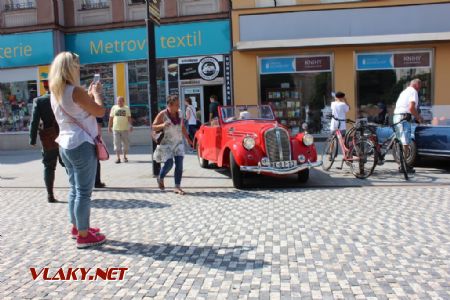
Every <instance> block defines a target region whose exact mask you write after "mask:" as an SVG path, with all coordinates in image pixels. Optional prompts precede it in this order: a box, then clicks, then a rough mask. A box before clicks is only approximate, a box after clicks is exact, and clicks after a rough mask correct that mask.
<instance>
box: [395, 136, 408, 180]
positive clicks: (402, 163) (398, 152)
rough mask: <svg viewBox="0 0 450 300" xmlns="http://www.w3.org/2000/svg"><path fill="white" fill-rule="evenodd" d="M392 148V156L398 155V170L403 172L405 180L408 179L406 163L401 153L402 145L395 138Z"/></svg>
mask: <svg viewBox="0 0 450 300" xmlns="http://www.w3.org/2000/svg"><path fill="white" fill-rule="evenodd" d="M392 150H393V151H394V153H395V154H394V156H397V157H398V161H399V164H400V171H401V172H402V173H403V176H404V177H405V180H408V179H409V176H408V169H407V168H408V167H407V164H406V158H405V156H404V155H403V145H402V143H401V142H400V141H399V140H397V139H396V140H395V142H394V146H393V147H392Z"/></svg>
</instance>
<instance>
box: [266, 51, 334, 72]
mask: <svg viewBox="0 0 450 300" xmlns="http://www.w3.org/2000/svg"><path fill="white" fill-rule="evenodd" d="M330 71H331V56H330V55H320V56H295V57H271V58H262V59H261V62H260V74H263V75H264V74H284V73H308V72H330Z"/></svg>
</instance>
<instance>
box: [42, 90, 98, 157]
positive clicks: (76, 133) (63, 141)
mask: <svg viewBox="0 0 450 300" xmlns="http://www.w3.org/2000/svg"><path fill="white" fill-rule="evenodd" d="M74 88H75V87H74V86H73V85H67V86H66V90H65V91H64V95H63V97H62V99H61V101H60V102H58V101H57V100H56V98H55V96H53V94H51V96H50V100H51V103H52V110H53V113H54V114H55V118H56V121H57V122H58V125H59V136H58V138H57V139H56V142H57V143H58V144H59V146H61V147H62V148H64V149H67V150H70V149H74V148H76V147H78V146H80V145H81V144H83V143H84V142H89V143H91V144H93V145H94V140H93V139H92V137H96V136H97V135H98V127H97V121H96V119H95V117H94V116H93V115H91V114H89V113H88V112H87V111H85V110H84V109H83V108H81V107H80V106H79V105H78V104H77V103H75V102H74V101H73V90H74ZM60 105H61V106H62V107H63V108H64V110H65V111H66V112H67V113H69V114H70V115H71V116H72V117H73V118H75V119H76V120H77V121H78V122H79V123H80V124H82V125H83V126H84V128H85V129H86V130H87V131H88V132H89V134H90V135H89V134H88V133H86V132H85V131H84V130H83V129H81V128H80V127H79V126H78V125H77V124H76V123H74V122H73V120H72V118H71V117H69V116H68V115H67V114H66V113H64V112H63V111H62V110H61V107H60Z"/></svg>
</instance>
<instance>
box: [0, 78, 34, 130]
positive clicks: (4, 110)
mask: <svg viewBox="0 0 450 300" xmlns="http://www.w3.org/2000/svg"><path fill="white" fill-rule="evenodd" d="M35 97H37V82H36V81H35V80H30V81H17V82H6V83H5V82H2V83H0V131H2V132H5V131H27V130H28V127H29V125H30V120H31V114H32V110H33V99H34V98H35Z"/></svg>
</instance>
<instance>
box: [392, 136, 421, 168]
mask: <svg viewBox="0 0 450 300" xmlns="http://www.w3.org/2000/svg"><path fill="white" fill-rule="evenodd" d="M392 154H393V155H394V159H395V162H396V163H400V160H399V159H398V155H397V153H396V152H395V151H393V153H392ZM403 154H404V155H405V158H406V164H407V165H408V166H409V167H412V166H414V165H415V164H416V162H417V160H418V157H417V144H416V141H414V140H412V141H411V144H409V150H408V151H404V153H403Z"/></svg>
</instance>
